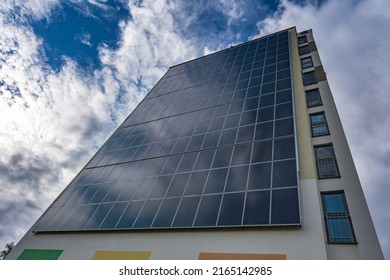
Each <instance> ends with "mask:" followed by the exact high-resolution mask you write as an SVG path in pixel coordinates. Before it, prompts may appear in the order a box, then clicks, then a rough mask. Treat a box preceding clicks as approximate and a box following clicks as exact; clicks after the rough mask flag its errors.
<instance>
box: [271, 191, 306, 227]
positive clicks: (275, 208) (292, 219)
mask: <svg viewBox="0 0 390 280" xmlns="http://www.w3.org/2000/svg"><path fill="white" fill-rule="evenodd" d="M271 205H272V209H271V224H273V225H278V224H279V225H283V224H292V223H296V224H299V222H300V221H299V220H300V218H299V203H298V188H289V189H281V190H273V191H272V204H271Z"/></svg>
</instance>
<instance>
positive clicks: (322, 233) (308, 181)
mask: <svg viewBox="0 0 390 280" xmlns="http://www.w3.org/2000/svg"><path fill="white" fill-rule="evenodd" d="M8 258H9V259H11V258H14V259H17V258H18V259H45V258H46V259H47V258H49V259H50V258H52V259H149V258H150V259H381V258H383V254H382V251H381V248H380V245H379V242H378V239H377V236H376V233H375V229H374V226H373V223H372V220H371V217H370V214H369V210H368V207H367V204H366V201H365V198H364V195H363V192H362V188H361V185H360V182H359V179H358V175H357V172H356V169H355V167H354V163H353V160H352V157H351V153H350V150H349V147H348V144H347V141H346V138H345V135H344V132H343V129H342V126H341V122H340V119H339V117H338V114H337V110H336V106H335V104H334V101H333V98H332V94H331V91H330V88H329V85H328V82H327V79H326V74H325V71H324V69H323V67H322V64H321V61H320V57H319V55H318V51H317V48H316V44H315V42H314V39H313V35H312V31H311V30H307V31H304V32H301V33H297V32H296V29H295V28H289V29H287V30H283V31H280V32H277V33H275V34H271V35H268V36H265V37H262V38H259V39H256V40H252V41H250V42H247V43H243V44H240V45H237V46H234V47H230V48H228V49H225V50H222V51H219V52H216V53H213V54H210V55H207V56H204V57H201V58H198V59H195V60H192V61H189V62H186V63H183V64H179V65H176V66H173V67H171V68H170V69H169V70H168V72H167V73H166V74H165V75H164V76H163V77H162V79H161V80H160V81H159V82H158V83H157V85H156V86H155V87H154V88H153V89H152V90H151V91H150V92H149V94H148V95H147V96H146V97H145V99H144V100H143V101H142V102H141V103H140V104H139V105H138V107H137V108H136V109H135V110H134V111H133V112H132V113H131V114H130V116H129V117H128V118H127V119H126V120H125V121H124V122H123V124H122V125H121V126H120V127H119V128H118V129H117V130H116V131H115V132H114V133H113V135H112V136H111V137H110V138H109V139H108V140H107V142H106V143H105V144H104V145H103V146H102V148H101V149H100V150H99V151H98V152H97V154H96V155H95V156H94V157H93V158H92V159H91V161H90V162H89V163H88V164H87V165H86V166H85V167H84V168H83V169H82V171H81V172H80V173H79V174H78V175H77V176H76V178H75V179H74V180H73V181H72V182H71V183H70V185H69V186H68V187H67V188H65V190H64V191H63V193H62V194H61V195H60V196H59V197H58V198H57V199H56V200H55V201H54V202H53V204H52V205H51V206H50V207H49V209H48V210H47V211H46V212H45V213H44V214H43V216H42V217H41V218H40V219H39V220H38V221H37V223H35V225H34V226H33V227H32V228H31V229H30V230H29V231H28V232H27V233H26V235H25V236H24V238H22V240H21V241H20V242H19V243H18V244H17V246H16V247H15V248H14V250H13V251H12V252H11V254H10V255H9V256H8Z"/></svg>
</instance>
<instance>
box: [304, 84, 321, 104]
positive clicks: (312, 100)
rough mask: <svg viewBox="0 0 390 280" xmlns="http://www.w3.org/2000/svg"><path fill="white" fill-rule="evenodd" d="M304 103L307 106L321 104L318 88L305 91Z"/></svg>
mask: <svg viewBox="0 0 390 280" xmlns="http://www.w3.org/2000/svg"><path fill="white" fill-rule="evenodd" d="M306 104H307V108H311V107H316V106H321V105H322V100H321V95H320V90H319V89H318V88H316V89H313V90H308V91H306Z"/></svg>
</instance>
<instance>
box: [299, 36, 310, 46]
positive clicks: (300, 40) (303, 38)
mask: <svg viewBox="0 0 390 280" xmlns="http://www.w3.org/2000/svg"><path fill="white" fill-rule="evenodd" d="M307 42H308V41H307V36H306V35H302V36H299V37H298V45H302V44H305V43H307Z"/></svg>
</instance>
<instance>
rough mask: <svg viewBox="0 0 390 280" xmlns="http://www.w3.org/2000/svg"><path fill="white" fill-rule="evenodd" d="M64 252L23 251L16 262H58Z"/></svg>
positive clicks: (45, 250) (46, 250)
mask: <svg viewBox="0 0 390 280" xmlns="http://www.w3.org/2000/svg"><path fill="white" fill-rule="evenodd" d="M63 251H64V250H49V249H25V250H24V251H23V252H22V253H21V254H20V255H19V257H18V258H17V259H18V260H58V258H59V257H60V255H61V254H62V252H63Z"/></svg>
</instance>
